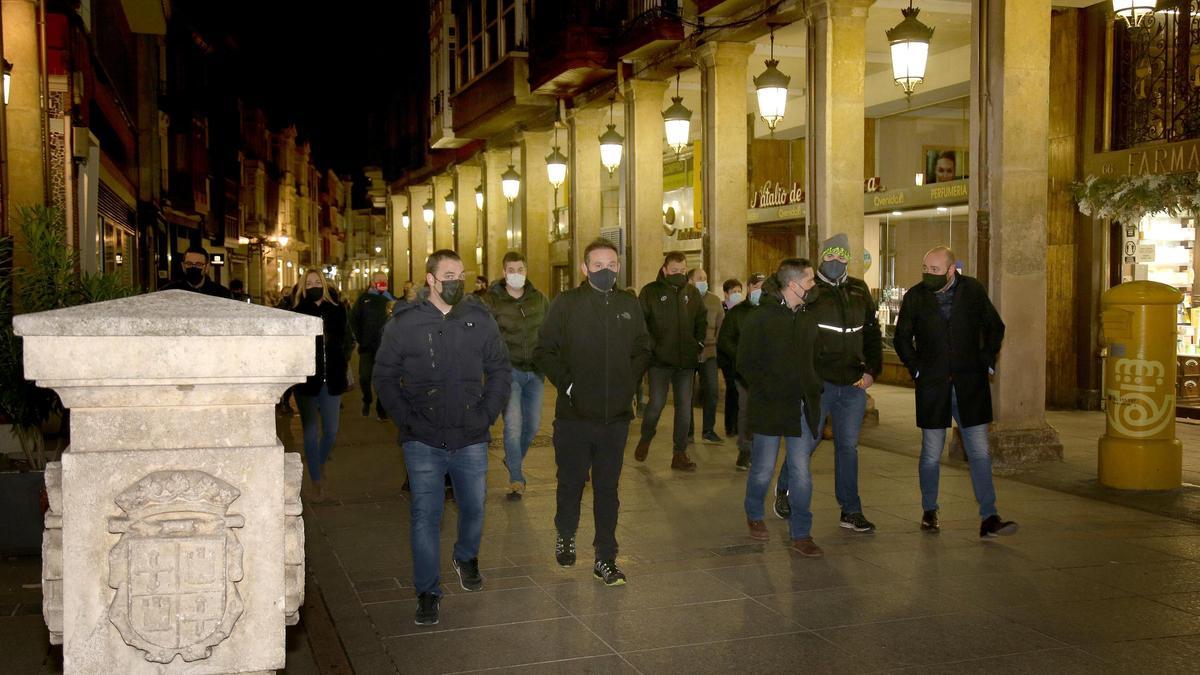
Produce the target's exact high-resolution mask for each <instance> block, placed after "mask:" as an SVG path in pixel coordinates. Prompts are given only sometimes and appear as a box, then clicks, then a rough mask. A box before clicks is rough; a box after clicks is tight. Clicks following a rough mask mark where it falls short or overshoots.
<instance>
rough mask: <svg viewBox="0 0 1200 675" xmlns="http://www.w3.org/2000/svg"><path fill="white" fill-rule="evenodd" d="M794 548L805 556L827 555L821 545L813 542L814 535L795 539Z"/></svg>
mask: <svg viewBox="0 0 1200 675" xmlns="http://www.w3.org/2000/svg"><path fill="white" fill-rule="evenodd" d="M792 550H793V551H795V552H796V553H799V554H800V555H802V556H804V557H805V558H821V557H824V555H825V551H822V550H821V547H820V546H817V545H816V544H815V543H813V540H812V537H806V538H804V539H793V540H792Z"/></svg>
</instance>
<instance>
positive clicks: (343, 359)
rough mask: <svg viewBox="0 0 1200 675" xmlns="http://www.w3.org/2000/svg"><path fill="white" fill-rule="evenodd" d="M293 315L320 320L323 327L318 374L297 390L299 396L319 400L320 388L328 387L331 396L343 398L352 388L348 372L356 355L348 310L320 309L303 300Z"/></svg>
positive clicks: (324, 306)
mask: <svg viewBox="0 0 1200 675" xmlns="http://www.w3.org/2000/svg"><path fill="white" fill-rule="evenodd" d="M291 311H293V312H299V313H301V314H307V315H309V316H319V317H321V323H322V324H323V329H322V331H321V335H318V336H317V357H316V360H317V367H316V372H315V373H314V374H312V375H309V376H308V379H307V380H305V381H304V384H301V385H299V386H298V387H297V388H296V393H298V394H302V395H304V396H316V395H318V394H320V393H321V385H322V384H325V385H327V387H328V389H329V393H330V394H332V395H334V396H337V395H340V394H344V393H345V392H346V390H347V389H349V387H350V384H349V382H350V381H349V379H348V377H347V370H348V368H349V365H350V357H351V355H353V353H354V335H353V334H351V332H350V324H349V322H348V321H347V319H346V308H345V306H343V305H342V304H341V303H338V302H322V303H321V304H319V305H318V304H317V303H315V302H312V301H311V300H308V299H306V298H303V299H301V300H300V304H299V305H297V306H296V307H294V308H292V309H291Z"/></svg>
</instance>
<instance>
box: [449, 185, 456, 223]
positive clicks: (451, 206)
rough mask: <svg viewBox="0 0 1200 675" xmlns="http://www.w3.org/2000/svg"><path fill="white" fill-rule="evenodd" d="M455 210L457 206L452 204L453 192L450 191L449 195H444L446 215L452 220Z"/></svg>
mask: <svg viewBox="0 0 1200 675" xmlns="http://www.w3.org/2000/svg"><path fill="white" fill-rule="evenodd" d="M456 208H457V204H455V203H454V190H451V191H450V194H448V195H446V215H448V216H450V217H451V218H453V217H454V210H455V209H456Z"/></svg>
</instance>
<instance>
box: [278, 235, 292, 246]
mask: <svg viewBox="0 0 1200 675" xmlns="http://www.w3.org/2000/svg"><path fill="white" fill-rule="evenodd" d="M277 241H278V242H279V245H280V246H281V247H286V246H287V245H288V242H289V241H291V239H288V236H287V235H286V234H283V235H280V236H279V239H278V240H277Z"/></svg>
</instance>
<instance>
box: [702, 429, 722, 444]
mask: <svg viewBox="0 0 1200 675" xmlns="http://www.w3.org/2000/svg"><path fill="white" fill-rule="evenodd" d="M701 438H703V439H704V440H705V441H707V442H709V443H724V442H725V439H724V438H721V437H720V436H718V435H717V433H716V432H715V431H706V432H704V435H703V436H701Z"/></svg>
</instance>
